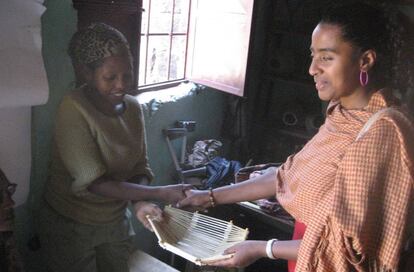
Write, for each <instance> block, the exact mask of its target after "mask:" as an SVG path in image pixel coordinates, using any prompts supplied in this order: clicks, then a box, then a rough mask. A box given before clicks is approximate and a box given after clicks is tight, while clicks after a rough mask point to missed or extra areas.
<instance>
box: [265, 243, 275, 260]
mask: <svg viewBox="0 0 414 272" xmlns="http://www.w3.org/2000/svg"><path fill="white" fill-rule="evenodd" d="M275 241H277V239H271V240H269V241H267V244H266V254H267V257H269V258H270V259H273V260H275V259H276V257H275V256H274V255H273V251H272V247H273V243H274V242H275Z"/></svg>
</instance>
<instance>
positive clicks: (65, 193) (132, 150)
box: [45, 89, 153, 225]
mask: <svg viewBox="0 0 414 272" xmlns="http://www.w3.org/2000/svg"><path fill="white" fill-rule="evenodd" d="M124 100H125V103H126V111H125V112H124V113H123V114H122V115H120V116H115V117H112V116H107V115H105V114H103V113H101V112H99V111H98V110H97V109H96V108H95V107H94V106H93V105H92V104H91V103H90V102H89V101H88V99H87V98H86V97H85V95H84V93H83V91H82V89H77V90H74V91H72V92H71V93H70V94H68V95H66V96H65V97H64V98H63V101H62V102H61V104H60V106H59V109H58V112H57V116H56V121H55V130H54V141H53V150H52V161H51V167H50V175H49V180H48V183H47V186H46V191H45V199H46V201H47V202H48V203H49V205H50V206H51V207H53V208H54V209H55V210H56V211H57V212H59V213H60V214H62V215H63V216H66V217H69V218H72V219H73V220H75V221H77V222H80V223H84V224H93V225H99V224H108V223H115V222H118V221H119V220H121V219H122V218H123V216H124V214H125V209H126V207H127V204H128V203H127V201H123V200H117V199H111V198H107V197H102V196H98V195H95V194H92V193H90V192H89V191H88V190H87V187H88V186H89V185H90V184H91V183H92V182H93V181H94V180H95V179H97V178H98V177H100V176H102V175H104V174H106V175H109V176H112V177H113V178H114V179H115V180H119V181H125V180H126V179H128V178H131V177H133V176H135V175H140V174H142V175H146V176H148V178H149V179H152V178H153V174H152V172H151V169H150V168H149V165H148V158H147V152H146V141H145V129H144V119H143V114H142V110H141V106H140V105H139V103H138V102H137V101H136V99H135V98H134V97H132V96H128V95H127V96H126V97H125V99H124Z"/></svg>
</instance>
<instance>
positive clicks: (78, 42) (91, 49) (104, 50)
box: [68, 23, 131, 65]
mask: <svg viewBox="0 0 414 272" xmlns="http://www.w3.org/2000/svg"><path fill="white" fill-rule="evenodd" d="M125 52H126V53H127V54H128V57H129V58H130V59H131V53H130V50H129V44H128V41H127V40H126V38H125V37H124V35H123V34H122V33H121V32H119V31H118V30H116V29H115V28H113V27H111V26H109V25H107V24H104V23H94V24H91V25H90V26H88V27H87V28H85V29H82V30H79V31H78V32H76V33H75V34H74V35H73V37H72V40H71V41H70V44H69V50H68V53H69V56H70V57H71V58H72V61H73V62H74V63H79V64H84V65H89V64H91V63H94V62H96V61H99V60H102V59H104V58H106V57H110V56H113V55H118V54H125Z"/></svg>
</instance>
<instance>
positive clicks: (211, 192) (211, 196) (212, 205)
mask: <svg viewBox="0 0 414 272" xmlns="http://www.w3.org/2000/svg"><path fill="white" fill-rule="evenodd" d="M208 197H209V199H210V205H211V207H213V208H214V207H215V206H216V201H214V196H213V188H211V187H210V188H209V189H208Z"/></svg>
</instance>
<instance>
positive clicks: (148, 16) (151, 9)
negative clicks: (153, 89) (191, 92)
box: [138, 0, 191, 86]
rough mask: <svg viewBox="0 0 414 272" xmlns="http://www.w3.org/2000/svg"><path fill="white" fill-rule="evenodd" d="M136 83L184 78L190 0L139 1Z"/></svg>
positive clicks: (144, 83) (146, 83) (153, 82)
mask: <svg viewBox="0 0 414 272" xmlns="http://www.w3.org/2000/svg"><path fill="white" fill-rule="evenodd" d="M142 5H143V9H144V12H143V14H142V23H141V44H140V58H139V60H140V61H139V62H140V63H139V76H138V85H139V86H144V85H150V84H156V83H163V82H168V81H174V80H180V79H184V78H185V68H186V52H187V37H188V23H189V15H190V5H191V0H143V3H142Z"/></svg>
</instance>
